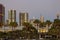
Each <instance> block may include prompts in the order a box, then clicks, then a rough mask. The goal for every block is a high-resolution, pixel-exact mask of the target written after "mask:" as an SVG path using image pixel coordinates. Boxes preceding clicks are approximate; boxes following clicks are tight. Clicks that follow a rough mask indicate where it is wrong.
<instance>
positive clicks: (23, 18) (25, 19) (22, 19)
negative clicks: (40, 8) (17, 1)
mask: <svg viewBox="0 0 60 40" xmlns="http://www.w3.org/2000/svg"><path fill="white" fill-rule="evenodd" d="M24 22H28V13H27V12H21V13H19V25H20V26H23V23H24Z"/></svg>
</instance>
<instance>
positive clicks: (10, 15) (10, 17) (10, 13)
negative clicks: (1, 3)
mask: <svg viewBox="0 0 60 40" xmlns="http://www.w3.org/2000/svg"><path fill="white" fill-rule="evenodd" d="M8 21H9V24H10V22H16V10H9V11H8Z"/></svg>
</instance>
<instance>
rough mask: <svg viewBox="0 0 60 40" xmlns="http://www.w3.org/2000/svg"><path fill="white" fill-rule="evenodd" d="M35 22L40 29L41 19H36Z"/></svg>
mask: <svg viewBox="0 0 60 40" xmlns="http://www.w3.org/2000/svg"><path fill="white" fill-rule="evenodd" d="M33 23H34V24H36V25H37V29H38V27H39V23H40V21H39V20H38V19H36V20H35V21H34V22H33Z"/></svg>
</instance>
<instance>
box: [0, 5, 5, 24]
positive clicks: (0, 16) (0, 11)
mask: <svg viewBox="0 0 60 40" xmlns="http://www.w3.org/2000/svg"><path fill="white" fill-rule="evenodd" d="M0 23H3V24H5V7H4V6H3V5H2V4H0Z"/></svg>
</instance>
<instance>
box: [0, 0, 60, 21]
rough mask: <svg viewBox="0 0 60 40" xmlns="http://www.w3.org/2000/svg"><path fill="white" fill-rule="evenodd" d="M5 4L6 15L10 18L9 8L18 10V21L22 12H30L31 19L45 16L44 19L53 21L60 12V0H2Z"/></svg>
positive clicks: (0, 0) (0, 1)
mask: <svg viewBox="0 0 60 40" xmlns="http://www.w3.org/2000/svg"><path fill="white" fill-rule="evenodd" d="M0 3H1V4H3V5H4V6H5V17H6V19H8V10H9V9H15V10H16V12H17V14H16V15H17V22H18V21H19V13H20V12H23V11H25V12H28V13H29V19H32V18H33V17H35V18H36V19H39V18H40V16H44V20H51V21H53V20H54V19H55V18H56V14H57V13H59V14H60V0H0Z"/></svg>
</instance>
